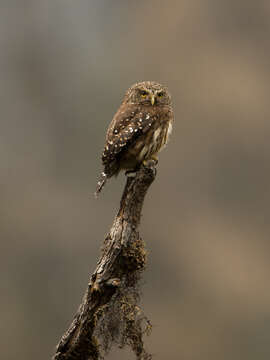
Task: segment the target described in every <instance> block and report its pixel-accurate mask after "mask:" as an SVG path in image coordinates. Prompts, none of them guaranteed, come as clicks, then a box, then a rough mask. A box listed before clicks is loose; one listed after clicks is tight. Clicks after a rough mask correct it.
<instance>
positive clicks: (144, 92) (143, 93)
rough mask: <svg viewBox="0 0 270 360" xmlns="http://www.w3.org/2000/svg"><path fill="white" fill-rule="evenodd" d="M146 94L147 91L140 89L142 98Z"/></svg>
mask: <svg viewBox="0 0 270 360" xmlns="http://www.w3.org/2000/svg"><path fill="white" fill-rule="evenodd" d="M147 95H148V92H147V91H145V90H143V91H141V97H142V98H146V96H147Z"/></svg>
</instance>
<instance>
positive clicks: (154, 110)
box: [95, 81, 173, 195]
mask: <svg viewBox="0 0 270 360" xmlns="http://www.w3.org/2000/svg"><path fill="white" fill-rule="evenodd" d="M172 122H173V110H172V102H171V96H170V94H169V92H168V89H167V88H166V87H165V86H162V85H160V84H158V83H156V82H154V81H143V82H140V83H137V84H134V85H133V86H131V87H130V88H129V89H128V90H127V92H126V94H125V96H124V99H123V101H122V104H121V105H120V108H119V110H118V111H117V113H116V114H115V116H114V118H113V119H112V122H111V124H110V126H109V128H108V131H107V136H106V143H105V147H104V151H103V154H102V164H103V166H104V170H103V172H102V173H101V178H100V181H99V182H98V185H97V190H96V193H95V194H96V195H97V194H98V193H99V192H100V191H101V190H102V188H103V186H104V185H105V182H106V180H107V179H108V178H110V177H112V176H113V175H117V174H118V173H119V171H120V170H128V171H136V169H138V168H139V166H140V165H141V164H142V163H143V162H144V161H147V160H150V159H153V160H156V161H157V154H158V152H159V151H160V150H161V149H162V148H163V147H164V145H165V144H166V143H167V141H168V137H169V134H170V132H171V130H172Z"/></svg>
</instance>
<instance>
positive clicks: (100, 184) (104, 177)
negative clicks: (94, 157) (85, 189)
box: [95, 171, 108, 198]
mask: <svg viewBox="0 0 270 360" xmlns="http://www.w3.org/2000/svg"><path fill="white" fill-rule="evenodd" d="M107 179H108V175H107V174H106V173H105V172H104V171H103V172H102V173H101V175H100V179H99V182H98V183H97V189H96V192H95V197H96V198H97V197H98V195H99V193H100V192H101V190H102V189H103V186H104V185H105V184H106V181H107Z"/></svg>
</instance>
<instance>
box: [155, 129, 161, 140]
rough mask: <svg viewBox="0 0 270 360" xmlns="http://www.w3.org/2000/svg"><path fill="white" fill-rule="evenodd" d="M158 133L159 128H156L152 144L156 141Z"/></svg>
mask: <svg viewBox="0 0 270 360" xmlns="http://www.w3.org/2000/svg"><path fill="white" fill-rule="evenodd" d="M160 132H161V129H160V128H158V129H157V130H155V132H154V142H156V141H157V138H158V137H159V135H160Z"/></svg>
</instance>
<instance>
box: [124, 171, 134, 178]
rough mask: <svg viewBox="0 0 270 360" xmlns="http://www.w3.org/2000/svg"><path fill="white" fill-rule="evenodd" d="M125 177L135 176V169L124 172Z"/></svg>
mask: <svg viewBox="0 0 270 360" xmlns="http://www.w3.org/2000/svg"><path fill="white" fill-rule="evenodd" d="M125 175H126V177H131V178H132V177H135V176H136V171H133V170H129V171H126V172H125Z"/></svg>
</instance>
